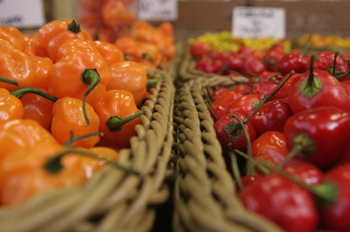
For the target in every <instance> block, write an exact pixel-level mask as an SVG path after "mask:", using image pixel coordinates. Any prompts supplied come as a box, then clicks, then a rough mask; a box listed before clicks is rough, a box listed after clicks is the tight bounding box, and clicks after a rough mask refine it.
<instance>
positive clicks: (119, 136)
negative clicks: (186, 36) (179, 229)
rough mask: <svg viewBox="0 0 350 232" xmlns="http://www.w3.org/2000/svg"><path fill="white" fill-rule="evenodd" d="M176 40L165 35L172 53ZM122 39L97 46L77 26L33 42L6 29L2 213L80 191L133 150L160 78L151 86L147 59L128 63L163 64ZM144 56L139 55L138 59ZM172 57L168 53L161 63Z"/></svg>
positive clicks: (55, 28) (62, 23) (0, 40)
mask: <svg viewBox="0 0 350 232" xmlns="http://www.w3.org/2000/svg"><path fill="white" fill-rule="evenodd" d="M164 25H165V23H164ZM136 27H137V28H138V29H136V30H135V33H136V34H139V35H138V37H139V38H141V37H142V34H143V33H147V34H148V35H149V36H150V38H158V37H157V36H159V34H160V33H161V31H160V30H158V29H155V28H153V27H151V26H150V25H149V24H147V23H142V22H137V26H136ZM141 27H142V28H141ZM162 28H163V27H162ZM152 30H153V31H155V33H157V35H155V36H154V37H152V35H153V33H152ZM171 32H172V31H171V28H170V26H169V25H168V26H167V29H166V33H167V34H166V35H167V36H165V34H161V35H162V36H163V37H162V38H163V39H164V40H165V39H168V44H169V46H168V49H171V47H172V46H173V44H171V41H172V34H171ZM124 38H125V40H124V41H121V38H120V39H118V40H117V41H116V42H115V43H110V42H106V41H99V40H93V39H92V38H91V36H90V35H89V34H88V33H87V31H86V30H85V28H83V27H81V26H80V25H79V23H78V22H77V21H75V20H55V21H51V22H49V23H47V24H45V25H43V26H42V27H41V28H40V29H39V30H38V31H37V32H36V33H35V34H34V35H32V36H29V35H25V34H22V33H21V32H20V31H19V30H18V29H17V28H14V27H9V26H0V46H1V54H2V55H1V57H2V58H1V73H2V74H1V79H0V87H1V92H2V97H1V102H2V103H1V113H0V119H1V130H0V144H2V145H1V147H2V152H1V156H0V157H1V161H0V167H1V168H0V170H1V171H0V183H1V187H0V189H1V190H0V203H1V205H2V206H7V207H15V206H19V205H21V204H22V203H23V202H25V201H26V200H28V199H29V198H31V197H32V196H34V195H36V194H38V193H41V192H44V191H48V190H53V189H57V188H61V187H68V186H75V185H82V184H84V183H86V182H87V181H88V180H89V179H91V177H92V176H93V174H94V173H95V172H96V171H97V170H99V169H101V168H102V167H103V166H105V165H106V163H112V164H113V163H114V165H116V166H118V164H116V162H117V161H118V152H119V150H120V149H123V148H130V146H131V144H130V139H131V138H132V137H133V136H136V135H137V133H136V130H135V126H136V125H139V124H141V121H140V119H139V116H140V115H142V114H144V113H145V111H144V110H141V106H142V105H143V103H144V101H145V100H147V96H148V95H150V93H149V92H148V87H150V86H153V85H154V84H156V83H157V82H158V81H159V80H161V78H162V77H160V78H158V79H149V78H148V74H147V69H146V65H144V64H143V63H142V62H143V61H145V59H143V58H139V59H132V60H131V59H128V57H129V55H130V56H133V55H140V56H141V55H144V54H148V55H149V57H150V58H152V59H153V58H154V61H156V62H158V61H159V60H156V59H155V58H156V57H155V56H154V55H155V54H156V52H159V54H157V55H159V56H161V55H160V51H159V50H155V48H158V47H156V46H155V45H154V46H153V47H151V46H150V45H147V46H146V45H145V46H143V47H142V48H141V46H140V45H139V44H133V41H132V36H131V35H129V37H124ZM143 39H144V40H146V39H147V38H144V37H143ZM135 43H136V42H135ZM140 43H141V42H140ZM138 48H140V53H137V54H136V53H133V52H137V50H136V51H135V49H138ZM132 49H134V50H132ZM126 52H128V55H126ZM171 57H172V54H170V53H166V57H165V58H164V59H163V60H162V62H163V63H164V64H165V63H166V62H167V61H168V60H169V59H171ZM147 61H149V60H147ZM152 64H153V63H152ZM147 68H149V69H151V68H153V69H156V67H155V66H152V67H151V65H147ZM84 156H87V157H84ZM120 168H123V169H124V170H127V171H128V172H132V171H131V170H128V169H127V168H124V167H120ZM52 173H55V174H52Z"/></svg>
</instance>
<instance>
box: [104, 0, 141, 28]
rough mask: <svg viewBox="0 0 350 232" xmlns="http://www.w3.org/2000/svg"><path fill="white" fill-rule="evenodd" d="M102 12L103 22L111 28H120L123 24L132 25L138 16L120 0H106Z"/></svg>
mask: <svg viewBox="0 0 350 232" xmlns="http://www.w3.org/2000/svg"><path fill="white" fill-rule="evenodd" d="M101 14H102V20H103V23H104V24H105V25H107V26H109V27H111V28H118V27H120V26H121V25H123V24H126V25H132V24H133V23H135V22H136V16H135V15H134V14H133V13H132V11H131V10H130V9H129V8H127V7H126V6H125V5H124V4H123V2H122V1H119V0H109V1H107V2H105V3H104V4H103V5H102V9H101Z"/></svg>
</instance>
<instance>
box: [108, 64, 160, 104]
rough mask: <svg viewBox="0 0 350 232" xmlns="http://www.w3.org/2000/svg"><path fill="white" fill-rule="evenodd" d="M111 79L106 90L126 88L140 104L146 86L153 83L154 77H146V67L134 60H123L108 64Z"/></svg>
mask: <svg viewBox="0 0 350 232" xmlns="http://www.w3.org/2000/svg"><path fill="white" fill-rule="evenodd" d="M110 72H111V76H112V78H111V81H110V82H109V84H108V85H107V90H112V89H118V90H127V91H129V92H131V93H132V95H133V96H134V98H135V103H136V104H140V103H141V102H142V101H143V100H144V98H145V93H146V90H147V86H148V85H150V84H153V83H154V82H155V81H156V79H149V80H148V79H147V72H146V69H145V68H144V67H143V66H142V65H141V64H139V63H137V62H134V61H124V62H119V63H115V64H113V65H111V66H110Z"/></svg>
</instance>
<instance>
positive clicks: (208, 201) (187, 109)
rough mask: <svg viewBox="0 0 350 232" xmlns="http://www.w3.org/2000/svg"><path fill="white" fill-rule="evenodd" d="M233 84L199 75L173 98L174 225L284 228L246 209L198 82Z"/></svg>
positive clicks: (181, 228) (180, 228)
mask: <svg viewBox="0 0 350 232" xmlns="http://www.w3.org/2000/svg"><path fill="white" fill-rule="evenodd" d="M203 84H206V85H208V86H211V87H213V88H214V87H215V86H218V85H221V86H228V85H231V86H234V85H233V84H232V81H231V83H229V82H228V80H227V78H222V77H221V78H215V77H214V78H210V79H208V78H197V79H193V80H190V81H189V82H187V83H185V84H184V85H183V86H182V87H181V88H180V89H179V91H178V97H177V98H176V100H175V108H174V124H175V130H176V131H177V134H176V137H175V139H176V141H177V145H178V151H177V156H178V160H177V165H176V179H175V189H174V205H175V209H174V216H173V230H174V231H220V232H223V231H261V232H263V231H264V232H275V231H276V232H277V231H282V230H281V229H280V228H279V227H277V226H276V225H275V224H274V223H272V222H270V221H268V220H266V219H265V218H263V217H261V216H259V215H257V214H254V213H252V212H248V211H247V210H246V209H245V208H244V206H243V204H242V203H241V201H240V200H239V198H238V197H237V195H236V192H235V185H234V181H233V178H232V176H231V174H230V173H229V172H228V171H227V169H226V165H225V162H224V159H223V156H222V149H221V145H220V143H219V141H218V140H217V138H216V134H215V129H214V122H213V120H212V118H211V116H210V114H209V111H208V109H207V106H206V105H205V102H204V99H203V94H202V92H201V86H203Z"/></svg>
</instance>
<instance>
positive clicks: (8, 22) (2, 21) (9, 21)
mask: <svg viewBox="0 0 350 232" xmlns="http://www.w3.org/2000/svg"><path fill="white" fill-rule="evenodd" d="M44 23H45V16H44V7H43V2H42V0H0V25H4V26H11V27H17V28H26V27H41V26H42V25H44Z"/></svg>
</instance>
